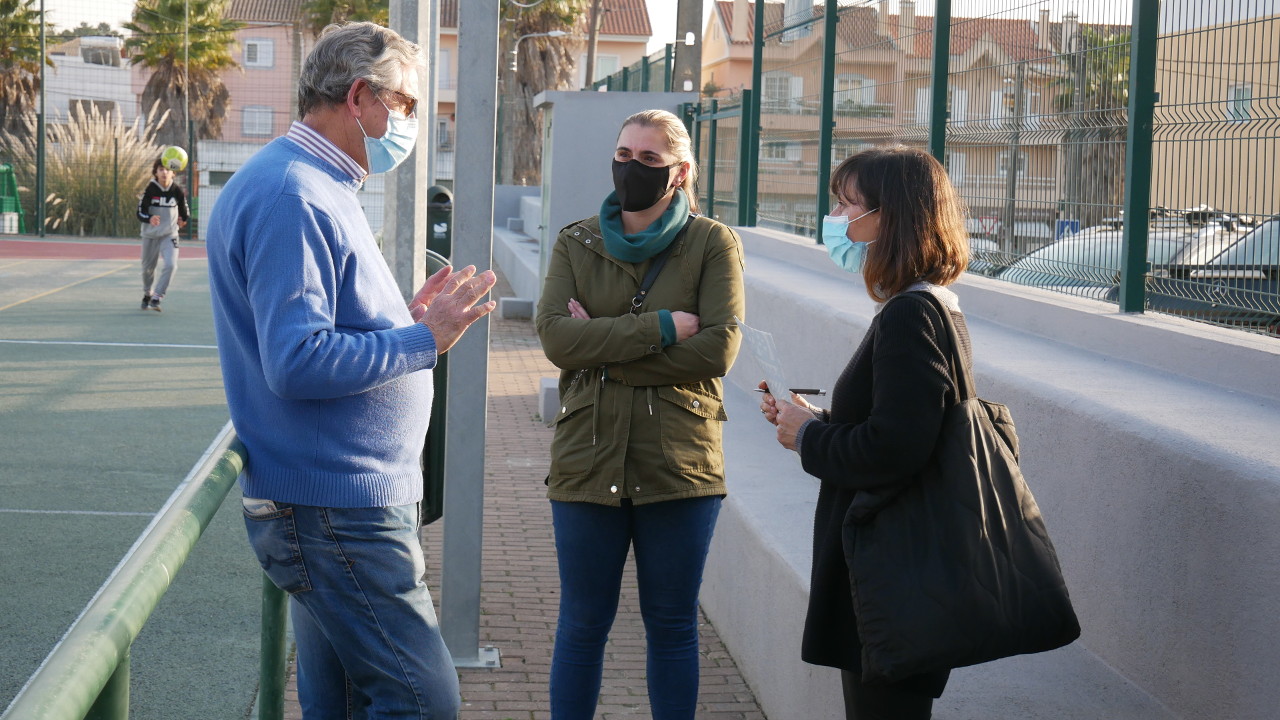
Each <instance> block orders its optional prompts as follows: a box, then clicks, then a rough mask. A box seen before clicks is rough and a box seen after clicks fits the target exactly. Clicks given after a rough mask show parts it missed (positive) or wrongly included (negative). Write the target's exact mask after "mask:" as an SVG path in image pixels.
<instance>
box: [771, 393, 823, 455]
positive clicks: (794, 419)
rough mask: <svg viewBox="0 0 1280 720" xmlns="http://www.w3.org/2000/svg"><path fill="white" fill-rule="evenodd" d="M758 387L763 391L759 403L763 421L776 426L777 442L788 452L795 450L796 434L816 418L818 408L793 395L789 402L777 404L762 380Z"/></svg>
mask: <svg viewBox="0 0 1280 720" xmlns="http://www.w3.org/2000/svg"><path fill="white" fill-rule="evenodd" d="M759 387H760V389H761V390H764V398H763V399H762V400H761V401H760V412H761V414H763V415H764V419H765V420H768V421H769V422H771V423H773V424H774V425H775V426H777V428H778V442H779V443H781V444H782V446H783V447H785V448H786V449H788V450H795V449H796V433H797V432H799V431H800V426H801V425H804V424H805V423H806V422H807V421H809V420H813V419H815V418H817V417H818V408H816V407H814V406H813V405H811V404H809V401H808V400H805V399H804V398H802V397H800V396H799V395H797V394H795V393H791V401H790V402H784V403H781V404H779V403H778V401H777V398H775V397H774V396H773V394H772V393H770V392H769V386H768V385H767V384H766V383H765V382H764V381H763V380H761V381H760V385H759Z"/></svg>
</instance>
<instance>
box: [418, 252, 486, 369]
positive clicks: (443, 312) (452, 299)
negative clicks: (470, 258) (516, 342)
mask: <svg viewBox="0 0 1280 720" xmlns="http://www.w3.org/2000/svg"><path fill="white" fill-rule="evenodd" d="M473 276H474V277H473ZM497 281H498V278H497V276H496V275H494V274H493V271H492V270H485V271H484V272H482V273H480V274H479V275H476V268H475V266H474V265H468V266H466V267H464V268H462V269H461V270H459V271H457V272H453V268H452V267H450V266H447V265H446V266H445V267H443V268H441V269H440V271H439V272H437V273H435V274H434V275H432V276H431V277H429V278H427V281H426V282H425V283H423V285H422V289H421V290H419V291H418V292H417V294H416V295H414V296H413V299H412V300H410V301H409V313H410V315H412V316H413V319H414V320H415V321H417V322H420V323H422V324H423V325H426V326H427V327H428V328H430V329H431V334H432V335H433V336H435V340H436V353H438V354H440V353H444V352H446V351H447V350H448V349H449V348H451V347H453V345H454V343H456V342H458V338H460V337H462V333H463V332H465V331H466V329H467V328H468V327H470V326H471V323H473V322H475V321H476V320H479V319H480V318H482V317H484V316H485V315H488V314H489V313H490V312H493V309H494V308H495V307H497V306H498V303H497V302H496V301H493V300H490V301H489V302H486V303H484V304H482V305H476V302H477V301H478V300H480V298H482V297H484V296H485V295H486V294H487V293H488V292H489V290H491V289H492V288H493V285H494V283H496V282H497Z"/></svg>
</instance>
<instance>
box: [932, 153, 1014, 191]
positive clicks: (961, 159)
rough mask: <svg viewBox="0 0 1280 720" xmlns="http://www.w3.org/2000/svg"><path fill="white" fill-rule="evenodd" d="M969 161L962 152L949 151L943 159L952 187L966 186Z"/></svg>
mask: <svg viewBox="0 0 1280 720" xmlns="http://www.w3.org/2000/svg"><path fill="white" fill-rule="evenodd" d="M1024 157H1025V156H1024ZM968 161H969V156H968V155H965V154H964V153H962V152H951V151H950V150H948V151H947V153H946V155H945V156H944V159H943V166H944V167H946V168H947V175H948V176H950V178H951V184H952V185H956V186H959V185H963V184H964V170H965V165H967V164H968Z"/></svg>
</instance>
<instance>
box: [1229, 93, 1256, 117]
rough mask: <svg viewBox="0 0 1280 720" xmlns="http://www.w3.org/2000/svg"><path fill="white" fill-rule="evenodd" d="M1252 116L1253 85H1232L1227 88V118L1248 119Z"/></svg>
mask: <svg viewBox="0 0 1280 720" xmlns="http://www.w3.org/2000/svg"><path fill="white" fill-rule="evenodd" d="M1251 117H1253V86H1251V85H1232V86H1231V87H1229V88H1227V119H1228V120H1235V121H1240V120H1248V119H1249V118H1251Z"/></svg>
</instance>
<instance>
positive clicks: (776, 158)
mask: <svg viewBox="0 0 1280 720" xmlns="http://www.w3.org/2000/svg"><path fill="white" fill-rule="evenodd" d="M761 155H762V156H763V157H764V159H765V160H766V161H768V162H796V161H798V160H799V159H800V143H794V142H787V141H785V140H771V141H769V142H766V143H765V144H764V150H763V152H762V153H761Z"/></svg>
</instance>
